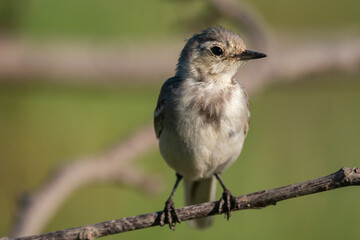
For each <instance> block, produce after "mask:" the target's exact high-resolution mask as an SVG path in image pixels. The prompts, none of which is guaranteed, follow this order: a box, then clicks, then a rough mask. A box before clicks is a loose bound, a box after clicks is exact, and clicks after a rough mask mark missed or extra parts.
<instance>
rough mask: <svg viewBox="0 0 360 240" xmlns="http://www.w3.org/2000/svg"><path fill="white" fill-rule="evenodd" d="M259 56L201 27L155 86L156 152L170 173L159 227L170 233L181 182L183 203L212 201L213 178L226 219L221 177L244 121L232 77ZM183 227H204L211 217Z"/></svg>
mask: <svg viewBox="0 0 360 240" xmlns="http://www.w3.org/2000/svg"><path fill="white" fill-rule="evenodd" d="M263 57H266V55H265V54H264V53H260V52H255V51H251V50H248V49H247V48H246V46H245V44H244V41H243V40H242V39H241V37H240V36H239V35H238V34H236V33H234V32H232V31H230V30H228V29H226V28H224V27H222V26H216V27H210V28H208V29H205V30H203V31H202V32H200V33H198V34H195V35H193V36H192V37H191V38H190V39H189V40H188V41H187V42H186V44H185V46H184V48H183V50H182V51H181V53H180V57H179V60H178V63H177V67H176V71H175V76H174V77H172V78H169V79H168V80H167V81H165V83H164V84H163V86H162V87H161V90H160V94H159V97H158V101H157V105H156V108H155V111H154V128H155V134H156V137H157V138H158V139H159V148H160V153H161V155H162V157H163V158H164V159H165V161H166V163H167V164H168V165H169V166H170V167H171V168H172V169H173V170H175V172H176V182H175V185H174V187H173V190H172V192H171V194H170V196H169V198H168V199H167V201H166V202H165V208H164V210H163V212H162V214H161V218H160V225H161V226H163V225H165V224H169V227H170V229H172V230H174V229H175V225H176V223H180V219H179V217H178V216H177V213H176V210H175V204H174V202H173V196H174V194H175V191H176V189H177V187H178V185H179V182H180V181H181V180H182V179H183V182H184V193H185V204H186V205H193V204H198V203H203V202H209V201H214V200H215V193H216V180H218V181H219V183H220V185H221V187H222V189H223V194H222V197H221V199H220V206H219V209H218V211H219V212H220V213H225V216H226V218H227V219H228V220H229V218H230V216H231V215H230V211H231V210H232V209H233V208H234V206H235V204H236V199H235V197H233V195H232V194H231V192H230V191H229V190H228V189H227V188H226V186H225V184H224V182H223V180H222V178H221V174H222V173H223V172H224V171H225V170H226V169H227V168H228V167H229V166H230V165H232V164H233V163H234V161H235V160H236V159H237V158H238V156H239V155H240V152H241V150H242V147H243V144H244V140H245V137H246V135H247V133H248V130H249V123H250V111H249V103H248V96H247V94H246V91H245V89H244V87H243V86H242V85H241V83H240V82H239V81H237V80H236V79H235V78H234V76H235V74H236V73H237V72H238V70H239V68H240V67H241V66H242V65H243V64H244V63H245V62H246V61H248V60H251V59H258V58H263ZM189 224H190V226H191V227H194V228H198V229H205V228H207V227H209V226H210V225H211V224H212V217H205V218H200V219H194V220H190V221H189Z"/></svg>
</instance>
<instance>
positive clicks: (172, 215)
mask: <svg viewBox="0 0 360 240" xmlns="http://www.w3.org/2000/svg"><path fill="white" fill-rule="evenodd" d="M181 179H182V176H181V175H180V174H178V173H176V182H175V185H174V187H173V189H172V191H171V194H170V196H169V198H168V200H167V201H166V202H165V208H164V210H163V213H162V214H161V217H160V226H164V225H165V223H166V222H167V223H169V227H170V229H171V230H173V231H174V230H175V225H176V223H177V222H178V223H180V222H181V221H180V219H179V217H178V215H177V214H176V211H175V204H174V202H173V197H174V194H175V192H176V189H177V187H178V185H179V182H180V181H181Z"/></svg>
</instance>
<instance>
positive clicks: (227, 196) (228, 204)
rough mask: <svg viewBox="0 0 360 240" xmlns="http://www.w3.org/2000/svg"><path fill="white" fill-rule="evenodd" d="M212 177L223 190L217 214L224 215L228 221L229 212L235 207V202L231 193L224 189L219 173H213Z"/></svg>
mask: <svg viewBox="0 0 360 240" xmlns="http://www.w3.org/2000/svg"><path fill="white" fill-rule="evenodd" d="M214 175H215V177H216V178H217V180H218V181H219V183H220V185H221V187H222V189H223V190H224V192H223V194H222V197H221V198H220V204H219V213H225V216H226V219H227V220H229V219H230V217H231V213H230V211H231V210H232V209H233V208H234V207H235V206H236V204H237V201H236V198H235V197H234V196H233V195H232V194H231V192H230V191H229V190H228V189H227V188H226V186H225V184H224V182H223V180H222V178H221V175H220V174H219V173H215V174H214Z"/></svg>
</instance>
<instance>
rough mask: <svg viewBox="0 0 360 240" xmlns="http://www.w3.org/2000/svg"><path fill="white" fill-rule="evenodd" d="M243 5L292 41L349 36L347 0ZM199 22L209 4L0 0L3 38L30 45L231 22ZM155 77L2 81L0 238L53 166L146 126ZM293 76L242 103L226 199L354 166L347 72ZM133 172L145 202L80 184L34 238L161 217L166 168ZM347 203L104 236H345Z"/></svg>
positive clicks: (167, 34) (353, 98)
mask: <svg viewBox="0 0 360 240" xmlns="http://www.w3.org/2000/svg"><path fill="white" fill-rule="evenodd" d="M9 2H13V3H9ZM251 3H252V4H253V6H254V7H256V9H257V10H258V11H259V12H260V13H261V14H262V15H263V17H264V19H265V21H266V22H267V24H268V25H269V26H271V27H272V28H273V29H274V32H275V33H276V34H279V35H281V36H282V37H284V36H289V38H291V37H293V36H294V35H296V36H297V35H299V36H300V35H303V36H308V37H309V39H310V41H311V34H313V33H316V34H319V35H321V34H323V36H328V35H331V36H341V35H343V34H346V33H348V32H351V33H359V32H360V31H359V30H360V28H359V27H360V24H359V23H360V15H359V14H358V13H359V10H360V1H358V0H344V1H341V2H340V1H331V2H329V1H325V0H317V1H310V0H305V1H296V0H288V1H283V0H273V1H264V0H255V1H252V2H251ZM211 14H212V10H211V8H209V4H208V3H207V2H206V1H199V0H198V1H170V0H156V1H146V0H137V1H115V0H108V1H99V0H78V1H70V0H66V1H65V0H64V1H55V0H33V1H20V0H17V1H11V0H10V1H4V0H2V1H0V21H1V22H0V24H1V28H2V29H3V30H4V31H5V30H6V31H7V32H10V33H11V34H13V35H16V36H18V37H20V38H24V39H32V40H39V39H40V40H42V41H43V40H44V39H45V40H49V39H50V40H53V39H67V40H69V39H70V40H76V41H83V40H85V41H93V42H97V43H106V42H115V43H117V44H119V45H121V43H127V44H128V43H129V42H147V41H148V42H155V41H157V39H161V41H166V40H167V39H170V40H173V39H177V38H178V39H184V38H186V37H189V36H191V35H192V33H193V32H194V31H195V32H198V31H199V30H201V29H203V28H204V27H207V26H209V25H214V24H222V25H225V26H234V23H233V22H231V21H229V20H228V19H222V18H215V17H214V18H212V15H211ZM170 40H169V41H170ZM179 51H180V49H179ZM0 54H1V53H0ZM270 57H271V56H270ZM175 64H176V62H174V67H175ZM169 77H170V76H169ZM164 80H165V79H161V80H160V79H154V81H148V82H146V83H144V82H141V81H136V79H126V80H125V81H118V82H113V83H111V84H109V83H107V84H101V81H99V83H92V84H72V83H69V82H68V83H59V81H57V82H56V83H55V82H53V83H51V81H47V79H44V78H34V77H31V79H27V81H26V83H25V82H23V81H20V82H18V81H13V79H2V81H1V82H0V214H1V220H0V236H6V235H7V234H8V232H9V230H10V228H11V224H12V222H13V221H14V219H15V213H16V210H17V206H18V199H19V197H20V196H21V194H23V193H24V192H32V191H34V190H35V189H36V188H37V187H38V186H40V185H41V183H42V182H43V181H45V180H46V177H47V176H48V175H49V174H50V172H51V171H52V170H53V169H54V168H56V167H57V166H59V165H61V164H63V163H65V162H68V161H69V160H71V159H74V158H76V157H79V156H83V155H89V154H94V153H98V152H101V151H102V150H104V149H107V148H108V147H109V146H111V145H112V144H113V143H115V142H117V141H118V140H119V139H123V138H125V137H126V136H128V135H129V134H130V133H131V132H133V131H134V130H136V129H138V128H139V127H142V126H143V125H144V124H147V123H149V122H151V121H152V112H153V110H154V107H155V103H156V100H157V96H158V93H159V90H160V87H161V84H162V82H163V81H164ZM300 80H301V79H299V81H297V82H294V83H291V84H286V85H280V84H278V85H273V86H270V87H269V88H267V89H265V90H263V91H262V92H261V93H259V94H257V95H253V96H251V100H250V107H251V114H252V120H251V130H250V132H249V135H248V138H247V140H246V143H245V146H244V150H243V153H242V154H241V156H240V159H239V160H238V161H237V162H236V163H235V164H234V165H233V166H232V167H231V168H230V169H229V170H228V171H226V172H225V173H224V175H223V177H224V180H225V182H226V183H227V185H228V187H229V188H230V189H231V190H232V192H233V193H234V194H236V195H240V194H245V193H250V192H254V191H257V190H262V189H267V188H274V187H279V186H283V185H287V184H291V183H294V182H299V181H303V180H307V179H311V178H315V177H320V176H323V175H326V174H329V173H332V172H334V171H336V170H338V169H339V168H340V167H343V166H350V167H353V166H359V156H360V148H359V146H358V145H359V136H360V124H359V123H360V108H359V103H360V81H359V75H356V74H328V75H322V76H312V77H307V79H306V81H300ZM137 165H138V167H139V168H141V169H145V170H146V171H149V172H151V173H154V174H157V175H160V176H161V177H162V179H163V180H164V182H165V183H166V184H165V185H166V189H165V190H164V191H163V192H161V193H160V194H157V195H147V194H145V193H143V192H140V191H137V190H134V189H130V188H125V187H122V186H119V185H116V184H96V185H91V186H87V187H84V188H81V189H80V190H79V191H77V192H76V193H75V194H74V195H72V196H71V198H70V199H68V201H66V202H65V204H64V205H63V206H62V207H61V208H60V210H59V212H58V213H57V214H56V215H55V216H54V218H53V219H52V220H51V221H50V222H49V224H48V226H47V227H46V229H45V231H44V232H48V231H55V230H61V229H65V228H70V227H75V226H80V225H85V224H91V223H96V222H101V221H106V220H110V219H114V218H122V217H128V216H134V215H137V214H142V213H147V212H153V211H157V210H161V209H162V208H163V204H164V201H165V199H166V198H167V196H168V194H169V191H170V189H171V187H172V185H173V181H174V179H175V177H174V172H173V171H172V170H171V169H170V168H168V167H167V166H166V164H165V163H164V161H163V160H162V158H161V156H160V154H159V151H158V149H153V150H152V151H151V152H150V153H148V154H146V155H145V156H143V157H141V159H139V160H138V162H137ZM218 196H219V197H220V193H218ZM359 197H360V190H359V189H357V188H344V189H338V190H335V191H330V192H325V193H320V194H316V195H311V196H306V197H301V198H298V199H293V200H288V201H285V202H281V203H279V204H277V206H275V207H268V208H266V209H263V210H249V211H240V212H236V213H234V214H233V217H232V218H231V220H230V221H229V222H227V221H226V220H225V219H224V217H223V216H216V217H215V219H216V221H215V224H214V226H213V227H212V228H210V229H209V230H206V231H197V230H193V229H190V228H189V227H188V226H187V225H186V224H185V223H184V224H181V225H178V226H177V229H176V231H175V232H171V231H170V230H168V229H167V228H160V227H155V228H149V229H145V230H139V231H134V232H129V233H124V234H121V235H114V236H109V237H106V238H104V239H118V238H121V237H122V238H126V239H142V238H148V239H159V238H160V239H165V238H166V239H184V238H195V237H201V238H206V239H219V238H226V237H238V238H250V239H305V238H306V239H325V238H326V239H339V238H341V239H350V238H355V237H357V236H358V215H359V213H360V208H359V206H358V199H359ZM182 199H183V196H182V189H180V190H179V192H178V194H177V195H176V198H175V201H176V205H177V207H180V206H182V205H183V202H182Z"/></svg>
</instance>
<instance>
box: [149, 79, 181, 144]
mask: <svg viewBox="0 0 360 240" xmlns="http://www.w3.org/2000/svg"><path fill="white" fill-rule="evenodd" d="M180 81H181V79H180V78H177V77H173V78H169V79H168V80H167V81H166V82H165V83H164V85H163V86H162V87H161V90H160V94H159V98H158V101H157V105H156V108H155V111H154V128H155V134H156V137H157V138H160V135H161V132H162V130H163V128H164V119H165V115H166V105H167V104H166V103H167V102H168V101H169V98H171V95H172V94H173V93H174V89H176V88H177V87H178V85H179V84H178V83H179V82H180Z"/></svg>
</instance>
